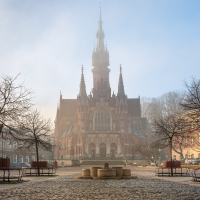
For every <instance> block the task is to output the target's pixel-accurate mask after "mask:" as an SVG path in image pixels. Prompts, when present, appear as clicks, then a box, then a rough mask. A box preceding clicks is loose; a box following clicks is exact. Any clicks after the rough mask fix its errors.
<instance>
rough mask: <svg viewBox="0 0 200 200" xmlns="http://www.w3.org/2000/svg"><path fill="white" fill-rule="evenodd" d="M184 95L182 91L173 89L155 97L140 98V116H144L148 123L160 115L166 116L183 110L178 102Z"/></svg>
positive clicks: (151, 122)
mask: <svg viewBox="0 0 200 200" xmlns="http://www.w3.org/2000/svg"><path fill="white" fill-rule="evenodd" d="M183 97H184V93H183V92H179V91H174V92H168V93H165V94H163V95H162V96H160V97H157V98H148V97H142V98H141V110H142V116H143V117H146V118H147V120H148V122H149V123H150V124H153V123H154V121H155V120H156V119H158V118H160V117H168V116H171V115H176V114H179V113H182V112H183V109H182V107H181V106H180V103H181V102H182V100H183Z"/></svg>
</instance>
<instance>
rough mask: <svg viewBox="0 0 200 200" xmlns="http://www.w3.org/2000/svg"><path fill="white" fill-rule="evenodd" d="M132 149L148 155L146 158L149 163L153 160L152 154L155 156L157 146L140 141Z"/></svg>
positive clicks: (142, 154)
mask: <svg viewBox="0 0 200 200" xmlns="http://www.w3.org/2000/svg"><path fill="white" fill-rule="evenodd" d="M131 150H132V152H134V153H138V154H139V155H141V156H146V160H147V162H148V163H149V164H150V163H152V162H153V159H152V155H153V156H155V148H152V147H151V146H147V145H146V144H144V142H141V141H139V142H138V143H137V144H136V145H135V146H134V147H133V149H131Z"/></svg>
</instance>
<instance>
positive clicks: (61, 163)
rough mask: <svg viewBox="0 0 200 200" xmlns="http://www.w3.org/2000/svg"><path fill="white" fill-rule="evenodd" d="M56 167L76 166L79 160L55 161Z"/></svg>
mask: <svg viewBox="0 0 200 200" xmlns="http://www.w3.org/2000/svg"><path fill="white" fill-rule="evenodd" d="M57 163H58V167H68V166H78V165H79V164H80V161H79V160H57Z"/></svg>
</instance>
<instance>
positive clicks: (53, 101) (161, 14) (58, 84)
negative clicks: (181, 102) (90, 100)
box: [0, 0, 200, 119]
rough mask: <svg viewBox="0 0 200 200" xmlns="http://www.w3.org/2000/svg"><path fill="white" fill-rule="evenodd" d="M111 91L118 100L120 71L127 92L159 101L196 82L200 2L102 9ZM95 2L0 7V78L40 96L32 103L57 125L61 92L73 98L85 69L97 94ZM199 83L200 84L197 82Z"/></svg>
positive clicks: (119, 4) (141, 3) (136, 3)
mask: <svg viewBox="0 0 200 200" xmlns="http://www.w3.org/2000/svg"><path fill="white" fill-rule="evenodd" d="M101 6H102V21H103V29H104V32H105V40H104V41H105V43H106V42H107V43H108V50H109V54H110V66H109V68H110V69H111V72H110V85H111V89H112V90H114V92H115V93H116V92H117V85H118V75H119V65H120V64H122V73H123V79H124V87H125V92H126V94H127V95H128V97H129V98H136V97H138V95H140V96H141V97H142V96H147V97H157V96H160V95H162V94H164V93H166V92H169V91H174V90H182V88H183V82H182V81H183V80H184V79H186V80H189V79H190V77H191V76H197V74H199V72H200V69H199V63H200V60H199V59H200V58H199V53H200V45H199V41H200V36H199V18H200V16H199V12H198V9H197V8H198V6H199V2H198V1H193V2H192V3H190V4H189V2H187V1H176V2H174V1H162V2H160V1H148V2H145V4H144V1H128V0H127V1H115V2H113V1H109V2H107V1H101ZM98 20H99V2H98V1H74V2H73V1H61V0H60V1H47V0H46V1H39V0H38V1H23V0H21V1H7V0H2V1H1V2H0V27H1V31H0V46H1V49H0V60H1V62H0V69H1V74H5V75H10V76H15V75H17V74H19V73H20V77H19V79H18V81H19V82H22V81H24V80H25V85H26V86H27V87H28V88H32V89H33V90H34V91H35V96H36V97H35V98H34V103H35V104H36V107H37V108H39V109H40V110H41V112H42V114H43V115H44V116H45V117H51V118H52V119H54V118H55V115H56V107H57V103H58V100H59V94H60V91H61V92H62V95H63V98H66V99H67V98H76V97H77V94H78V92H79V83H80V77H81V65H82V64H83V65H84V74H85V82H86V89H87V93H88V94H89V92H90V91H91V89H92V83H93V82H92V72H91V69H92V68H93V67H92V50H93V44H94V43H95V44H96V32H97V29H98ZM197 78H198V77H197Z"/></svg>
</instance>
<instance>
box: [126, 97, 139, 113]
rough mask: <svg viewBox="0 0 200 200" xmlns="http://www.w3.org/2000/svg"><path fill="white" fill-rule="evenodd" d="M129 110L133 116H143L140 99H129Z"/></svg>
mask: <svg viewBox="0 0 200 200" xmlns="http://www.w3.org/2000/svg"><path fill="white" fill-rule="evenodd" d="M127 103H128V110H129V113H130V115H131V116H137V117H140V116H141V109H140V99H139V98H137V99H127Z"/></svg>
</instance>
